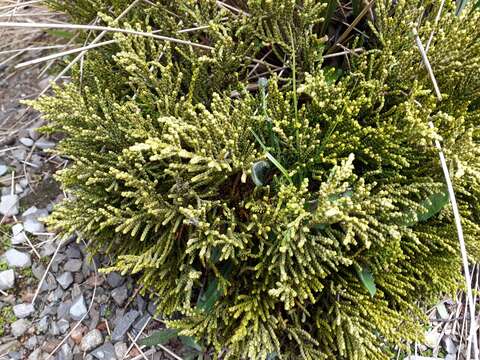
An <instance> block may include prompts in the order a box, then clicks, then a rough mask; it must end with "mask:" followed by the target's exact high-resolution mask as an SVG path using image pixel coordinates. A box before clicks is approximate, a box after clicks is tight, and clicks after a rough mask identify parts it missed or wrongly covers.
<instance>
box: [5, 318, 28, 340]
mask: <svg viewBox="0 0 480 360" xmlns="http://www.w3.org/2000/svg"><path fill="white" fill-rule="evenodd" d="M10 326H11V331H12V335H13V336H15V337H17V338H18V337H20V336H22V335H23V334H25V333H26V332H27V330H28V329H29V328H30V326H31V324H30V322H29V321H28V320H25V319H19V320H17V321H15V322H13V323H12V324H11V325H10Z"/></svg>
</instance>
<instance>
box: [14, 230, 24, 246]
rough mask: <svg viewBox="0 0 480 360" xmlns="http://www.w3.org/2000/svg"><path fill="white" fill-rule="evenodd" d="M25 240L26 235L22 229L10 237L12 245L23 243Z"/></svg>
mask: <svg viewBox="0 0 480 360" xmlns="http://www.w3.org/2000/svg"><path fill="white" fill-rule="evenodd" d="M25 241H27V237H26V235H25V233H24V232H23V231H22V232H21V233H19V234H17V235H13V237H12V245H19V244H23V243H24V242H25Z"/></svg>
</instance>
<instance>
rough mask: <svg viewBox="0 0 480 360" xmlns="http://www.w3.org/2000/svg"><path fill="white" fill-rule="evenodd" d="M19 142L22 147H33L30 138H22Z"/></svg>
mask: <svg viewBox="0 0 480 360" xmlns="http://www.w3.org/2000/svg"><path fill="white" fill-rule="evenodd" d="M19 140H20V142H21V143H22V144H23V145H25V146H28V147H30V146H32V145H33V140H32V139H30V138H28V137H22V138H20V139H19Z"/></svg>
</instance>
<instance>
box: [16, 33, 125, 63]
mask: <svg viewBox="0 0 480 360" xmlns="http://www.w3.org/2000/svg"><path fill="white" fill-rule="evenodd" d="M116 42H117V40H107V41H103V42H101V43H97V44H90V45H87V46H82V47H80V48H76V49H71V50H66V51H62V52H59V53H56V54H50V55H47V56H43V57H40V58H37V59H33V60H29V61H25V62H22V63H20V64H17V65H15V68H16V69H20V68H22V67H25V66H30V65H34V64H38V63H41V62H44V61H48V60H52V59H57V58H59V57H63V56H65V55H70V54H75V53H78V52H81V51H87V50H90V49H94V48H97V47H100V46H104V45H110V44H113V43H116Z"/></svg>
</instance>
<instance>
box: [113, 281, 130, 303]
mask: <svg viewBox="0 0 480 360" xmlns="http://www.w3.org/2000/svg"><path fill="white" fill-rule="evenodd" d="M127 298H128V289H127V286H125V285H123V286H121V287H119V288H116V289H113V290H112V299H113V300H114V301H115V303H116V304H117V305H118V306H122V305H123V304H124V303H125V300H127Z"/></svg>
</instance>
